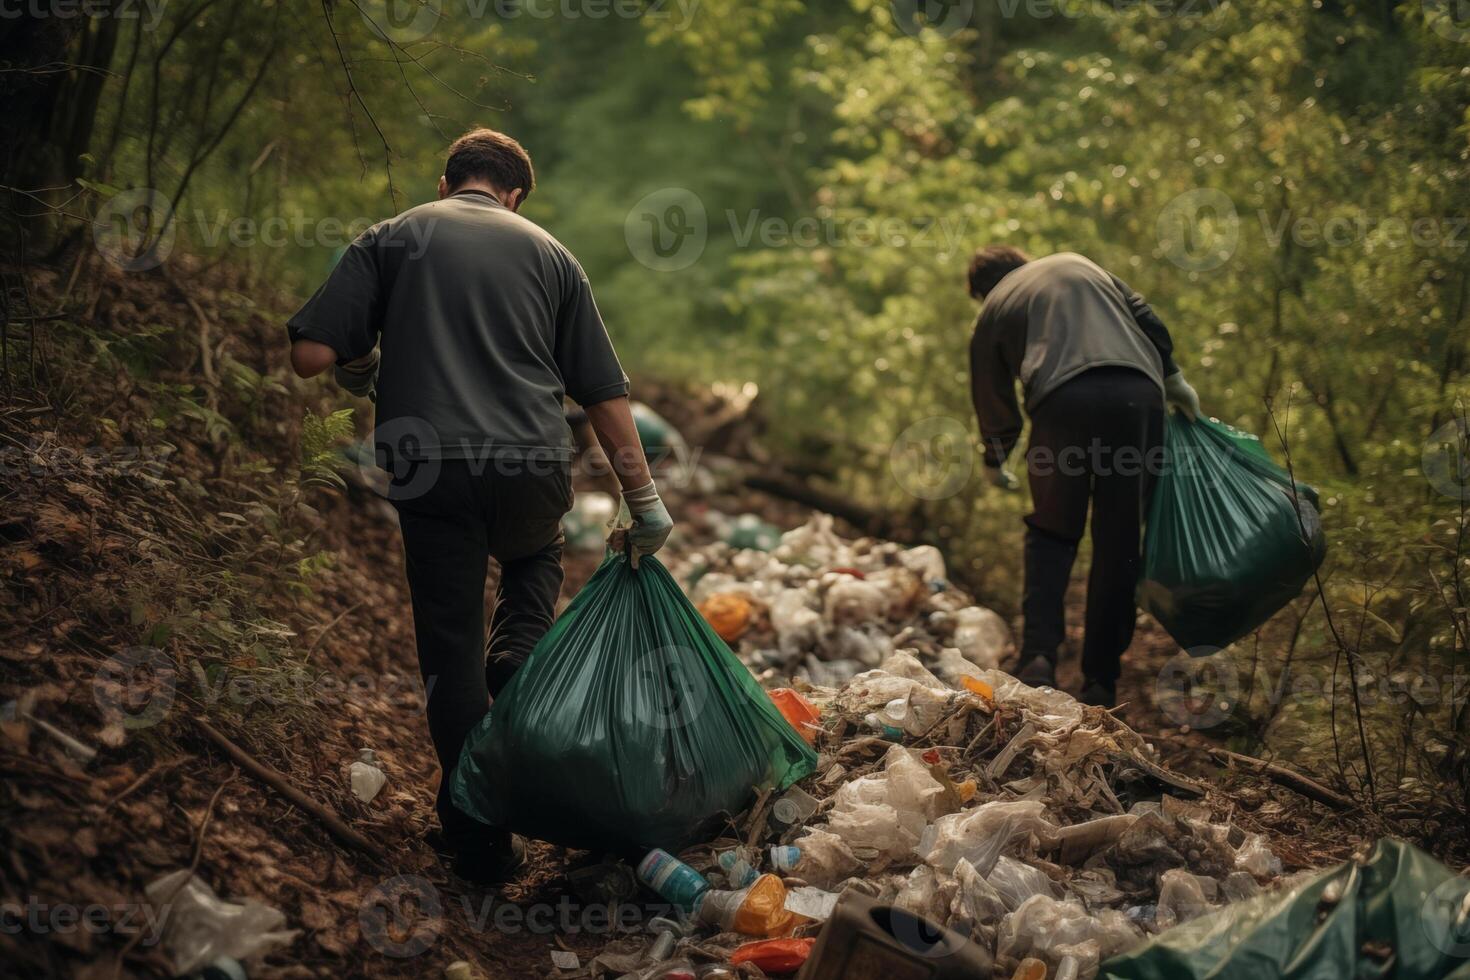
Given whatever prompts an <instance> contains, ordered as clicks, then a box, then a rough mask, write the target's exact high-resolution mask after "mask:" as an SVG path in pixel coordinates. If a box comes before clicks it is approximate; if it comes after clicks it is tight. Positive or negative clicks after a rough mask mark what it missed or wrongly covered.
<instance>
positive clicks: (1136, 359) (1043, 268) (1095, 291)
mask: <svg viewBox="0 0 1470 980" xmlns="http://www.w3.org/2000/svg"><path fill="white" fill-rule="evenodd" d="M1173 351H1174V343H1173V341H1172V340H1171V339H1170V337H1169V331H1168V328H1166V327H1165V326H1164V324H1163V321H1162V320H1160V319H1159V318H1158V316H1157V315H1156V314H1155V313H1154V311H1153V310H1152V309H1151V308H1150V307H1149V305H1148V304H1147V303H1146V302H1144V300H1143V297H1142V296H1140V295H1138V293H1136V292H1134V291H1133V290H1132V289H1130V288H1128V286H1127V284H1125V283H1124V282H1123V281H1122V280H1121V279H1119V278H1118V277H1117V276H1115V275H1113V274H1112V273H1110V272H1108V271H1107V270H1105V269H1103V268H1102V267H1101V266H1099V265H1098V264H1097V263H1095V262H1093V261H1092V260H1091V259H1088V258H1086V257H1085V256H1081V255H1078V254H1076V253H1075V252H1058V253H1057V254H1056V255H1048V256H1046V257H1045V258H1041V259H1036V260H1034V261H1032V262H1027V263H1026V264H1025V265H1023V266H1021V267H1020V268H1019V269H1016V270H1015V271H1014V272H1011V273H1009V274H1007V275H1006V276H1005V278H1003V279H1001V281H1000V283H999V284H998V285H997V286H996V287H995V289H994V290H992V291H991V293H990V295H989V296H987V297H986V298H985V306H984V307H983V308H982V309H981V311H980V316H979V318H978V319H976V321H975V333H974V336H973V337H972V338H971V339H970V397H971V398H972V399H973V401H974V403H975V414H976V415H977V416H979V419H980V435H981V438H982V440H983V442H984V445H985V463H986V465H987V466H999V465H1000V464H1001V463H1002V462H1004V461H1005V459H1006V457H1007V456H1009V455H1010V453H1011V450H1012V449H1014V448H1015V445H1016V442H1017V440H1019V439H1020V438H1021V422H1022V420H1021V411H1020V408H1019V406H1018V405H1017V403H1016V379H1017V378H1019V379H1020V380H1021V387H1022V389H1023V391H1024V392H1025V397H1026V411H1028V412H1030V411H1034V410H1035V408H1036V406H1037V405H1039V404H1041V402H1042V400H1043V399H1045V398H1046V396H1047V395H1049V394H1051V393H1052V392H1053V391H1055V390H1056V389H1057V388H1058V387H1059V386H1061V385H1062V384H1063V383H1065V382H1066V381H1067V380H1069V379H1070V378H1073V377H1076V376H1077V375H1079V374H1081V373H1082V372H1083V371H1086V370H1089V369H1090V368H1095V367H1108V366H1113V367H1130V368H1136V369H1137V370H1139V371H1142V372H1143V373H1144V374H1147V375H1148V376H1149V377H1150V378H1152V379H1153V380H1154V382H1155V383H1156V384H1158V386H1159V388H1160V389H1161V390H1162V389H1163V386H1164V379H1165V378H1166V377H1168V376H1169V375H1171V374H1173V373H1174V372H1175V371H1177V370H1178V368H1177V367H1175V365H1174V357H1173Z"/></svg>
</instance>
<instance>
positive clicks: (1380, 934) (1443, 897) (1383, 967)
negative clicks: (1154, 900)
mask: <svg viewBox="0 0 1470 980" xmlns="http://www.w3.org/2000/svg"><path fill="white" fill-rule="evenodd" d="M1333 892H1336V893H1337V895H1338V898H1337V900H1336V901H1335V902H1333V901H1331V900H1329V901H1327V902H1325V903H1324V901H1323V898H1324V895H1328V896H1330V895H1331V894H1332V893H1333ZM1467 957H1470V878H1465V877H1461V876H1459V875H1456V874H1455V873H1454V872H1452V871H1451V870H1450V869H1449V868H1447V867H1445V866H1444V865H1443V864H1440V863H1439V862H1438V861H1436V860H1435V859H1434V858H1432V857H1430V856H1429V855H1427V854H1425V853H1424V852H1423V851H1421V850H1419V849H1418V848H1416V847H1414V846H1413V845H1411V844H1405V843H1403V842H1402V841H1396V840H1381V841H1379V842H1378V843H1377V844H1376V845H1374V847H1373V851H1372V853H1370V854H1369V855H1368V858H1367V860H1366V861H1364V862H1363V863H1362V864H1358V863H1355V862H1352V861H1349V862H1347V863H1346V864H1343V865H1340V866H1338V867H1336V868H1334V869H1332V870H1330V871H1327V872H1324V873H1322V874H1320V875H1317V876H1316V877H1313V878H1311V879H1309V880H1307V881H1306V882H1303V883H1301V884H1298V885H1296V886H1295V887H1292V888H1288V889H1287V890H1285V891H1268V892H1265V893H1264V894H1261V895H1258V896H1256V897H1255V898H1252V899H1249V900H1247V901H1244V902H1240V903H1238V904H1235V905H1230V906H1226V907H1225V908H1223V909H1221V910H1219V911H1218V912H1212V913H1210V914H1209V915H1205V916H1201V917H1200V918H1198V919H1195V920H1193V921H1191V922H1186V923H1184V924H1183V925H1179V926H1175V927H1174V928H1173V929H1170V930H1169V931H1167V932H1165V933H1163V934H1161V935H1159V936H1157V937H1155V938H1154V939H1153V940H1151V941H1150V942H1148V943H1146V944H1144V945H1142V946H1139V947H1137V948H1136V949H1134V950H1132V951H1131V952H1128V953H1125V954H1123V955H1122V956H1115V957H1113V958H1112V959H1110V960H1108V961H1107V962H1105V963H1103V965H1102V969H1101V971H1100V972H1099V975H1100V976H1101V977H1102V978H1103V980H1206V978H1208V980H1270V978H1275V977H1280V978H1283V980H1387V978H1389V977H1392V978H1393V980H1440V978H1446V980H1470V959H1467Z"/></svg>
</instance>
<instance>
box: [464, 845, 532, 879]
mask: <svg viewBox="0 0 1470 980" xmlns="http://www.w3.org/2000/svg"><path fill="white" fill-rule="evenodd" d="M525 864H526V842H525V841H523V840H522V839H521V838H519V837H515V836H507V838H506V843H504V844H493V845H488V846H485V845H471V846H468V847H462V848H460V849H459V850H458V851H456V852H455V854H454V857H453V858H452V859H451V860H450V867H451V868H452V869H453V870H454V873H455V874H456V875H458V876H459V877H461V878H463V879H464V880H465V881H468V882H469V883H470V884H472V885H487V886H488V885H501V884H504V883H505V882H507V881H511V880H512V879H514V878H515V876H516V873H517V872H519V871H520V870H521V868H523V867H524V866H525Z"/></svg>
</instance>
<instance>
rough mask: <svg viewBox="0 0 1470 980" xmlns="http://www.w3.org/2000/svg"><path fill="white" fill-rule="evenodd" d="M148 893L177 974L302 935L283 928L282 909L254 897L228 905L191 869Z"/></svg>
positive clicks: (162, 880)
mask: <svg viewBox="0 0 1470 980" xmlns="http://www.w3.org/2000/svg"><path fill="white" fill-rule="evenodd" d="M180 883H182V886H181V884H180ZM143 891H144V893H145V894H147V896H148V901H150V902H152V903H153V904H154V905H155V906H158V907H159V914H160V916H162V917H163V921H164V923H165V925H164V933H163V945H164V948H165V949H166V950H167V951H168V953H169V956H170V958H171V959H172V960H173V964H174V976H183V975H185V974H187V973H192V972H193V971H195V970H197V969H199V968H200V967H203V966H207V965H208V964H210V963H212V962H214V961H215V960H217V959H219V958H220V957H222V956H228V957H230V958H231V959H236V960H243V959H246V958H247V957H250V956H254V955H256V954H257V953H263V952H265V951H267V950H270V949H274V948H276V947H277V946H285V945H288V944H290V943H291V942H292V941H293V940H294V939H295V938H296V937H297V936H298V935H300V930H297V929H282V928H281V927H282V926H284V925H285V924H286V916H285V915H284V914H283V913H282V912H281V911H280V910H279V909H274V908H271V907H270V906H268V905H264V904H262V903H260V902H257V901H255V900H253V899H246V900H245V901H243V902H239V903H236V902H226V901H224V900H223V899H221V898H220V897H219V896H218V895H216V894H215V893H214V889H212V888H210V887H209V885H207V884H205V883H204V880H203V879H201V878H200V877H199V876H198V875H191V874H190V873H189V872H188V871H187V870H183V869H181V870H179V871H171V872H169V873H168V874H166V875H164V876H163V877H162V878H159V879H158V880H157V881H155V882H153V883H152V884H150V885H148V886H147V887H146V888H144V889H143Z"/></svg>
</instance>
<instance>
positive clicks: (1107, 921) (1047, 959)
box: [996, 895, 1141, 980]
mask: <svg viewBox="0 0 1470 980" xmlns="http://www.w3.org/2000/svg"><path fill="white" fill-rule="evenodd" d="M1140 935H1141V934H1140V932H1139V930H1138V928H1137V927H1136V926H1135V925H1133V923H1131V922H1129V921H1128V917H1127V916H1126V915H1124V914H1123V913H1121V912H1119V911H1117V910H1116V909H1104V910H1102V911H1101V912H1099V913H1098V914H1097V915H1096V916H1093V915H1091V914H1089V913H1088V911H1087V910H1086V909H1085V908H1083V907H1082V904H1081V903H1080V902H1075V901H1058V900H1056V899H1054V898H1051V897H1049V896H1047V895H1036V896H1033V897H1032V898H1030V899H1028V900H1027V901H1026V902H1025V903H1023V904H1022V905H1021V906H1020V907H1019V908H1018V909H1016V910H1015V911H1014V912H1013V913H1011V914H1010V915H1008V916H1006V917H1005V919H1003V920H1002V921H1001V924H1000V930H999V931H998V933H997V937H996V951H997V954H998V955H999V956H1003V957H1006V956H1008V957H1014V958H1015V959H1018V960H1019V959H1023V958H1025V957H1027V956H1034V957H1036V958H1037V959H1039V960H1041V961H1042V962H1044V963H1046V965H1047V968H1048V971H1049V972H1048V976H1053V977H1061V976H1065V975H1067V974H1068V973H1071V974H1072V975H1075V976H1076V977H1077V978H1078V980H1092V978H1093V977H1095V976H1096V975H1097V967H1098V963H1099V962H1101V961H1102V960H1105V959H1107V958H1108V957H1109V956H1112V955H1114V954H1115V953H1119V952H1122V951H1123V950H1125V949H1127V948H1128V947H1130V946H1132V945H1133V944H1134V943H1135V942H1137V941H1138V939H1139V938H1140Z"/></svg>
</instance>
